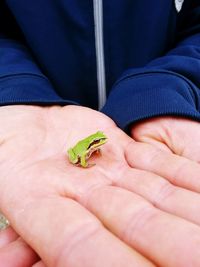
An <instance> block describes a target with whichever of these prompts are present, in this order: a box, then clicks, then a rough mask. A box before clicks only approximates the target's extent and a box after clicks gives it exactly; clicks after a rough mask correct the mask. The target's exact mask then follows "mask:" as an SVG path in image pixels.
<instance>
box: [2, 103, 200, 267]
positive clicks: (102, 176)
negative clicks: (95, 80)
mask: <svg viewBox="0 0 200 267" xmlns="http://www.w3.org/2000/svg"><path fill="white" fill-rule="evenodd" d="M0 121H1V125H4V127H3V128H2V129H1V131H0V137H1V150H0V164H1V165H0V169H1V177H0V209H1V210H2V211H3V213H4V214H5V215H6V217H7V218H8V219H9V220H10V222H11V225H12V227H13V228H14V229H15V231H16V232H17V233H18V234H19V235H20V236H21V238H22V239H23V240H25V242H26V243H27V244H28V245H29V246H30V247H32V249H33V250H34V251H35V252H36V253H37V255H38V256H39V258H40V259H41V260H42V262H39V261H38V259H37V258H36V257H37V255H36V254H31V255H30V253H34V252H33V251H32V250H30V251H29V252H28V250H29V249H30V247H28V248H27V250H26V253H25V254H26V256H27V257H28V255H29V261H30V259H31V260H32V262H31V264H30V262H29V263H27V262H26V261H24V266H23V267H30V266H31V265H32V264H33V262H37V263H36V264H37V265H38V266H46V267H51V266H53V267H59V266H62V267H65V266H66V267H71V266H73V267H82V266H84V267H90V266H92V267H93V266H95V267H98V266H105V267H106V266H120V267H121V266H126V267H128V266H140V267H143V266H144V267H146V266H163V267H168V266H169V267H177V266H180V267H184V266H193V267H196V266H200V257H199V249H198V248H199V245H200V227H199V225H200V217H199V216H198V213H197V211H198V210H199V207H200V199H199V195H198V194H197V193H195V192H191V191H189V190H186V189H182V188H177V187H175V186H173V185H172V184H171V183H169V182H167V180H165V179H163V178H161V177H160V176H158V175H155V174H152V173H147V172H145V171H140V170H136V169H134V168H132V167H131V165H132V162H133V161H134V156H135V155H133V154H131V153H132V151H134V150H133V149H132V148H133V147H134V146H136V143H135V142H134V141H132V139H131V138H129V137H128V136H127V135H126V134H125V133H123V132H122V131H121V130H119V129H118V128H117V127H116V126H115V124H114V123H113V122H112V121H111V120H110V119H108V118H107V117H105V116H104V115H102V114H101V113H99V112H96V111H92V110H90V109H87V108H82V107H75V106H68V107H65V108H61V107H52V108H39V107H24V106H19V107H5V108H1V111H0ZM97 130H101V131H103V132H104V133H105V134H106V135H107V136H108V143H107V144H106V145H104V146H103V147H102V155H101V156H98V155H96V156H94V157H93V158H92V159H91V162H95V163H96V165H95V166H93V167H91V168H88V169H83V168H78V167H76V166H73V165H72V164H70V163H69V162H68V160H67V158H66V149H67V148H69V147H71V146H73V145H74V144H75V143H76V142H77V141H78V140H80V139H82V138H84V137H86V136H87V135H89V134H91V133H94V132H95V131H97ZM137 145H138V143H137ZM139 145H140V144H139ZM141 145H143V144H141ZM135 152H138V155H139V153H140V152H139V151H138V150H137V149H135ZM136 154H137V153H136ZM168 154H169V153H168ZM136 156H137V155H136ZM127 161H128V163H127ZM189 167H190V166H188V168H189ZM172 192H173V193H172ZM166 196H167V197H166ZM163 203H164V204H163ZM183 203H187V205H186V206H183ZM194 203H195V207H194ZM23 240H11V241H10V242H11V243H12V244H13V242H22V243H23V242H24V241H23ZM11 243H9V244H5V245H4V247H3V249H2V250H0V259H1V257H4V263H5V264H4V265H3V266H4V267H5V266H6V267H10V266H11V267H19V266H20V267H21V265H19V263H18V261H17V260H16V261H15V265H8V264H9V263H8V264H7V262H5V261H6V260H8V257H5V253H6V251H8V250H7V249H8V246H9V245H10V244H11ZM15 244H16V243H15ZM17 244H18V243H17ZM13 247H16V245H13ZM10 251H11V250H10ZM172 251H173V253H171V252H172ZM1 253H2V254H1ZM18 253H19V254H17V255H20V253H21V251H20V252H18ZM180 254H181V255H182V256H181V257H180ZM15 258H16V259H18V258H17V257H16V256H15ZM1 263H2V261H1V260H0V266H1ZM6 264H7V265H6ZM17 264H18V265H17Z"/></svg>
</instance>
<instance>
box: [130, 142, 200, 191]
mask: <svg viewBox="0 0 200 267" xmlns="http://www.w3.org/2000/svg"><path fill="white" fill-rule="evenodd" d="M126 158H127V161H128V163H129V164H130V165H131V167H135V168H139V169H142V170H147V171H151V172H154V173H155V174H158V175H160V176H162V177H164V178H166V179H167V180H168V181H170V182H171V183H172V184H174V185H177V186H180V187H183V188H186V189H189V190H192V191H195V192H198V193H199V192H200V165H199V164H198V163H196V162H194V161H190V160H189V159H186V158H184V157H180V156H177V155H175V154H171V153H167V152H165V151H162V150H160V149H158V148H156V147H154V146H151V145H149V144H143V143H137V142H132V143H131V144H130V145H129V147H128V148H127V151H126Z"/></svg>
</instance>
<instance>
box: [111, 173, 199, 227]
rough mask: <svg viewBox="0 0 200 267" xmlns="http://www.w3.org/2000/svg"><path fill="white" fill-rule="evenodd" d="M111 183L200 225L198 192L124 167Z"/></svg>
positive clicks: (150, 174)
mask: <svg viewBox="0 0 200 267" xmlns="http://www.w3.org/2000/svg"><path fill="white" fill-rule="evenodd" d="M111 179H112V181H113V185H116V186H119V187H121V188H124V189H127V190H129V191H131V192H134V193H136V194H138V195H140V196H142V197H144V198H145V199H147V200H148V201H150V202H151V203H152V204H153V205H154V206H155V207H158V208H159V209H161V210H163V211H166V212H168V213H171V214H174V215H177V216H179V217H182V218H184V219H186V220H188V221H191V222H193V223H196V224H198V225H200V212H199V210H200V197H199V194H198V193H195V192H192V191H189V190H187V189H184V188H180V187H177V186H174V185H173V184H171V183H170V182H169V181H167V180H166V179H164V178H162V177H160V176H158V175H156V174H154V173H150V172H147V171H143V170H138V169H133V168H132V169H128V168H127V169H126V170H124V171H123V173H122V174H121V175H120V178H118V179H116V177H113V178H111Z"/></svg>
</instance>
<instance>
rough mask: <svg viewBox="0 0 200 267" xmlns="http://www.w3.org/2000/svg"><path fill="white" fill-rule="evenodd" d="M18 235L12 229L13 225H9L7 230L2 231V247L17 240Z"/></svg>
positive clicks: (0, 237)
mask: <svg viewBox="0 0 200 267" xmlns="http://www.w3.org/2000/svg"><path fill="white" fill-rule="evenodd" d="M18 237H19V236H18V234H17V233H16V232H15V231H14V230H13V229H12V227H8V228H6V229H5V230H2V231H0V248H2V247H4V246H5V245H7V244H9V243H11V242H12V241H15V240H16V239H17V238H18Z"/></svg>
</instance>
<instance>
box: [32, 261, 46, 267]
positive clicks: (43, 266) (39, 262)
mask: <svg viewBox="0 0 200 267" xmlns="http://www.w3.org/2000/svg"><path fill="white" fill-rule="evenodd" d="M32 267H46V266H45V265H44V263H43V262H42V261H38V262H36V263H35V264H34V265H33V266H32Z"/></svg>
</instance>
